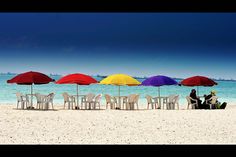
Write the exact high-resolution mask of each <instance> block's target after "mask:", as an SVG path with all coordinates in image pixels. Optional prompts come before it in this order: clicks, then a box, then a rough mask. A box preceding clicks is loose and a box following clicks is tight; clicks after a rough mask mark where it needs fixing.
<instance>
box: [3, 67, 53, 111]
mask: <svg viewBox="0 0 236 157" xmlns="http://www.w3.org/2000/svg"><path fill="white" fill-rule="evenodd" d="M53 81H55V80H54V79H52V78H50V77H48V76H47V75H45V74H43V73H40V72H34V71H29V72H25V73H21V74H19V75H17V76H15V77H13V78H12V79H10V80H7V83H16V84H19V85H31V107H32V99H33V97H32V94H33V86H32V85H33V84H47V83H49V82H53Z"/></svg>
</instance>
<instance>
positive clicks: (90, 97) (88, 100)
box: [81, 93, 95, 109]
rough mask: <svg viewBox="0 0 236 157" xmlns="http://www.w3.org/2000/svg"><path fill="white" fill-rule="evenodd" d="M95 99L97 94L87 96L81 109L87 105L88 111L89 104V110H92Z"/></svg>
mask: <svg viewBox="0 0 236 157" xmlns="http://www.w3.org/2000/svg"><path fill="white" fill-rule="evenodd" d="M94 97H95V94H93V93H89V94H87V95H86V96H85V101H84V102H82V103H81V109H82V107H83V104H84V105H85V109H87V104H88V105H89V109H91V104H92V102H93V99H94Z"/></svg>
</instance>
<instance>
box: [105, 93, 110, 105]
mask: <svg viewBox="0 0 236 157" xmlns="http://www.w3.org/2000/svg"><path fill="white" fill-rule="evenodd" d="M105 99H106V102H107V103H111V96H110V95H108V94H105Z"/></svg>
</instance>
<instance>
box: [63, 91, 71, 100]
mask: <svg viewBox="0 0 236 157" xmlns="http://www.w3.org/2000/svg"><path fill="white" fill-rule="evenodd" d="M62 96H63V98H64V101H69V94H68V93H66V92H65V93H62Z"/></svg>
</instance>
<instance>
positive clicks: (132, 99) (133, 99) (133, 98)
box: [128, 94, 136, 103]
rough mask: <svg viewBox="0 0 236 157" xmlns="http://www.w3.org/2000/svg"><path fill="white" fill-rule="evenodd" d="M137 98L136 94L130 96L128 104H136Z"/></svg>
mask: <svg viewBox="0 0 236 157" xmlns="http://www.w3.org/2000/svg"><path fill="white" fill-rule="evenodd" d="M135 97H136V94H130V95H129V96H128V103H134V102H135Z"/></svg>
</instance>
